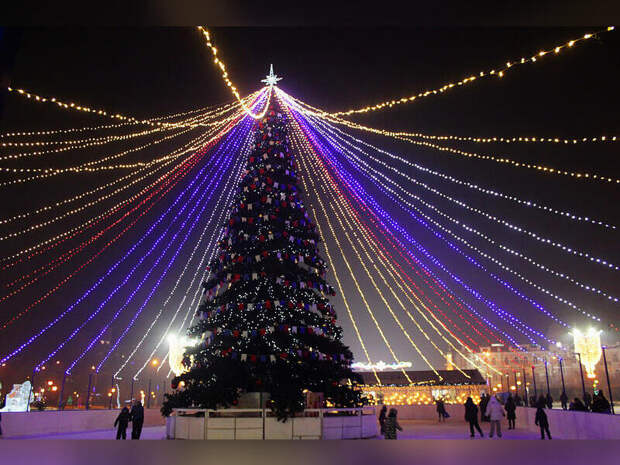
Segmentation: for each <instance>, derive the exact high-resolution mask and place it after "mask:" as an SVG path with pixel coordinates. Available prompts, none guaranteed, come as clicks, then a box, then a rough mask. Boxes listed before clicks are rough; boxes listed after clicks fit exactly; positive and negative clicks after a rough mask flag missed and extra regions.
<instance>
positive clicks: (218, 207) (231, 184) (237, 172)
mask: <svg viewBox="0 0 620 465" xmlns="http://www.w3.org/2000/svg"><path fill="white" fill-rule="evenodd" d="M251 141H252V139H251V134H250V133H248V137H247V139H246V142H245V143H244V145H243V148H242V150H241V153H240V156H239V157H238V158H237V160H236V162H235V163H236V165H235V166H234V167H233V169H232V175H231V176H230V177H228V179H227V180H226V182H225V184H224V187H223V189H222V191H221V193H220V195H219V197H218V199H217V201H216V203H215V205H214V207H213V208H212V209H211V213H210V215H209V218H208V219H207V222H206V224H205V226H204V229H203V231H202V234H201V235H200V237H199V239H198V241H196V245H195V246H194V248H193V250H192V252H191V254H190V256H189V258H188V259H187V262H186V263H185V265H184V267H183V270H182V271H181V273H180V274H179V277H178V278H177V280H176V282H175V283H174V286H173V287H172V290H170V292H169V293H168V296H167V297H166V300H165V301H164V303H163V304H162V305H161V306H160V308H159V311H158V312H157V314H156V315H155V318H154V319H153V321H152V323H151V324H150V325H149V327H148V329H147V330H146V332H145V333H144V334H143V335H142V337H141V338H140V340H139V341H138V343H137V344H136V345H135V347H134V348H133V350H132V351H131V353H130V354H129V355H128V356H127V357H125V360H124V361H123V363H122V364H121V366H120V367H119V368H118V369H117V370H116V372H115V373H114V377H115V378H117V377H118V376H119V374H120V373H121V371H122V370H123V369H124V368H125V367H126V366H127V364H128V363H129V362H130V361H131V360H133V357H134V355H135V354H136V352H137V351H138V350H139V349H140V347H142V344H143V343H144V342H145V340H146V338H147V337H149V334H150V333H151V330H152V329H153V327H154V326H155V324H156V323H157V321H158V320H159V318H160V317H161V315H162V313H163V312H164V310H165V309H166V306H167V305H168V303H169V302H170V300H171V299H172V297H173V296H174V295H175V293H176V289H177V287H178V286H179V284H180V282H181V280H182V279H183V277H184V276H185V273H187V270H188V268H189V265H190V263H191V261H192V260H193V258H194V255H195V254H196V251H197V250H198V249H199V248H200V247H203V249H204V253H203V254H202V257H201V259H200V261H199V263H198V265H195V266H194V269H195V272H194V276H193V277H192V280H191V283H190V284H189V286H188V287H187V289H186V290H185V292H184V294H183V298H182V300H181V303H180V304H179V306H178V307H177V310H176V312H175V313H174V314H173V315H172V317H171V318H170V320H169V322H168V326H167V328H166V329H165V330H164V332H163V335H162V337H161V338H160V339H159V342H158V343H157V344H156V345H155V348H154V349H153V350H152V351H151V354H150V355H149V356H148V357H146V361H145V362H144V364H143V365H142V367H141V368H140V369H138V371H137V372H136V373H135V374H134V376H133V378H134V379H136V378H137V376H138V375H139V374H140V373H141V372H142V370H144V369H145V368H146V367H147V366H148V364H149V363H150V361H151V360H152V359H153V356H154V355H155V352H156V351H157V349H158V348H159V347H160V345H161V344H162V343H163V342H164V341H165V340H166V338H167V337H168V336H169V334H170V333H169V331H170V328H171V327H172V324H173V323H174V321H175V320H176V317H177V316H178V314H179V312H180V309H181V307H182V306H183V303H184V302H185V299H186V298H187V296H188V293H189V292H190V289H193V287H194V283H195V282H196V279H197V278H198V276H199V275H200V273H201V271H202V270H203V268H204V263H205V259H206V257H207V255H208V253H209V252H210V253H211V256H213V255H214V254H215V253H216V251H217V248H214V245H215V244H216V243H217V242H216V241H219V235H218V234H216V233H215V232H214V231H213V230H212V225H213V224H216V225H219V224H221V223H222V221H223V217H224V214H225V213H226V209H225V206H226V205H229V202H230V198H231V196H232V194H233V192H236V191H237V187H238V183H239V181H240V179H241V170H242V169H243V166H244V161H245V160H246V159H247V156H248V154H249V152H250V149H251V147H250V143H251ZM216 214H217V218H216ZM214 221H215V222H214ZM208 231H210V232H211V236H210V238H209V241H208V244H206V245H203V241H205V238H206V235H207V232H208ZM204 273H205V272H203V274H204ZM204 277H206V276H204ZM204 281H205V280H204V278H203V280H202V281H200V282H204ZM190 308H193V306H190Z"/></svg>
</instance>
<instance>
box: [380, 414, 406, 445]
mask: <svg viewBox="0 0 620 465" xmlns="http://www.w3.org/2000/svg"><path fill="white" fill-rule="evenodd" d="M396 413H397V412H396V409H395V408H391V409H390V413H389V414H388V416H387V418H386V419H385V423H384V426H383V435H384V437H385V439H396V430H398V431H402V430H403V429H402V428H401V427H400V425H399V424H398V421H397V420H396Z"/></svg>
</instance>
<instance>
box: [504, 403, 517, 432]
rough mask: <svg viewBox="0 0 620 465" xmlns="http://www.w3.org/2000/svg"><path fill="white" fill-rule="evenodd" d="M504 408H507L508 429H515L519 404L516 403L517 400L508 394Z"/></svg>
mask: <svg viewBox="0 0 620 465" xmlns="http://www.w3.org/2000/svg"><path fill="white" fill-rule="evenodd" d="M504 410H506V418H507V419H508V429H515V420H516V419H517V415H516V411H517V404H515V401H514V400H513V398H512V396H510V395H509V396H508V399H506V403H505V404H504Z"/></svg>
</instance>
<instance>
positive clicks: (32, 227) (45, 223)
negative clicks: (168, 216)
mask: <svg viewBox="0 0 620 465" xmlns="http://www.w3.org/2000/svg"><path fill="white" fill-rule="evenodd" d="M190 130H191V128H190V129H185V130H184V131H182V132H188V131H190ZM217 130H218V128H215V129H212V130H210V131H207V132H206V133H205V134H203V135H201V136H199V137H198V138H196V139H194V140H193V141H191V142H189V143H188V144H189V145H192V146H193V145H195V144H196V143H197V141H198V140H199V139H200V137H208V136H209V135H212V134H213V133H215V132H217ZM177 135H179V134H175V135H174V136H177ZM170 137H173V136H169V137H167V138H162V139H159V140H158V141H154V142H152V143H151V144H150V145H152V144H155V143H160V142H163V141H164V140H166V139H169V138H170ZM140 148H144V147H137V148H134V149H132V150H139V149H140ZM179 156H180V155H177V154H175V155H173V156H170V155H166V157H167V158H166V157H160V159H163V158H166V160H164V161H168V163H165V164H163V165H160V166H158V167H156V168H155V169H154V170H152V171H150V172H147V174H145V175H143V176H141V177H139V178H137V179H135V180H133V181H132V182H130V183H127V184H124V185H123V186H121V187H120V188H118V189H116V190H114V191H113V192H111V193H109V194H106V195H103V196H101V197H99V198H97V199H95V200H93V201H91V202H88V203H86V204H84V205H82V206H81V207H78V208H74V209H72V210H70V211H68V212H65V213H62V214H60V215H57V216H55V217H54V218H51V219H48V220H46V221H43V222H40V223H38V224H31V225H30V226H28V227H27V228H25V229H23V230H21V231H17V232H13V233H11V234H8V235H5V236H2V237H0V241H3V240H6V239H9V238H14V237H17V236H20V235H22V234H25V233H27V232H30V231H34V230H36V229H40V228H43V227H45V226H49V225H50V224H53V223H55V222H57V221H59V220H61V219H64V218H67V217H69V216H72V215H75V214H77V213H79V212H81V211H83V210H85V209H86V208H88V207H91V206H93V205H96V204H97V203H99V202H102V201H104V200H107V199H108V198H110V197H113V196H114V195H116V194H119V193H120V192H122V191H123V190H125V189H127V188H129V187H131V186H132V185H133V184H136V183H138V182H140V181H141V180H143V179H145V178H147V177H149V176H151V175H152V174H154V173H156V172H157V171H160V170H161V169H162V168H164V167H165V166H167V165H169V164H170V163H172V162H174V161H175V160H176V159H177V158H178V157H179ZM153 164H155V165H157V164H159V163H151V164H149V165H148V166H145V167H144V168H143V169H148V168H149V167H150V166H152V165H153ZM166 176H167V174H164V175H163V176H161V177H160V178H158V179H157V180H155V181H154V182H153V183H151V184H150V185H149V186H147V187H146V188H145V189H144V190H142V191H141V192H139V193H138V194H136V195H134V196H132V197H131V198H130V199H126V200H123V201H122V202H120V203H117V204H116V205H114V206H113V207H112V208H110V209H108V210H106V211H105V212H103V213H102V214H100V215H99V216H98V217H97V218H100V217H102V216H105V215H106V214H107V213H108V212H109V211H111V210H112V209H116V208H118V206H120V205H123V204H125V203H127V202H129V201H131V200H133V199H135V198H136V197H139V196H140V195H142V193H144V192H145V191H146V190H148V189H150V187H151V186H153V185H154V184H156V183H158V182H159V181H160V180H162V179H163V178H164V177H166ZM127 177H128V176H125V177H124V178H122V179H126V178H127ZM117 182H118V180H116V181H114V182H113V183H109V185H113V184H116V183H117ZM62 203H65V202H62ZM59 204H61V203H60V202H58V203H57V204H56V205H59ZM25 216H29V215H25ZM25 216H24V214H21V216H20V217H22V218H23V217H25ZM14 219H16V217H13V218H11V219H7V220H0V224H5V223H8V222H10V221H11V220H14Z"/></svg>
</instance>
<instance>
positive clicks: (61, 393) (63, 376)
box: [58, 371, 67, 410]
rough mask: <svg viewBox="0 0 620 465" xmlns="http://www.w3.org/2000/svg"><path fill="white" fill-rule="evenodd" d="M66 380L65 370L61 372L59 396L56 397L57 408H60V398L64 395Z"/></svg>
mask: <svg viewBox="0 0 620 465" xmlns="http://www.w3.org/2000/svg"><path fill="white" fill-rule="evenodd" d="M66 380H67V372H66V371H65V372H64V373H63V374H62V385H61V386H60V396H59V397H58V410H62V409H63V408H62V398H63V397H64V395H65V381H66Z"/></svg>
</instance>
